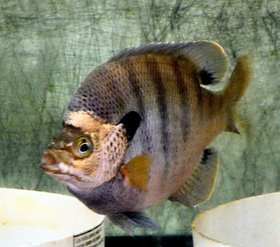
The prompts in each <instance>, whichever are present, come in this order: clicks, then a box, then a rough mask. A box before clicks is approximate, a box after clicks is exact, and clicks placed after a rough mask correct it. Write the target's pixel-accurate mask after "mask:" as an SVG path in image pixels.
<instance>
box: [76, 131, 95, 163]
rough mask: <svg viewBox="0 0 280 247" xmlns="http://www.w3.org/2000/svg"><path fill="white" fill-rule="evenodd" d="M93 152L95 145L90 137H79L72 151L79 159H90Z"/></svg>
mask: <svg viewBox="0 0 280 247" xmlns="http://www.w3.org/2000/svg"><path fill="white" fill-rule="evenodd" d="M92 150H93V144H92V142H91V140H90V138H89V137H87V136H82V137H78V138H77V139H76V140H75V141H74V142H73V144H72V151H73V153H74V155H75V156H77V157H78V158H85V157H88V156H89V155H90V154H91V153H92Z"/></svg>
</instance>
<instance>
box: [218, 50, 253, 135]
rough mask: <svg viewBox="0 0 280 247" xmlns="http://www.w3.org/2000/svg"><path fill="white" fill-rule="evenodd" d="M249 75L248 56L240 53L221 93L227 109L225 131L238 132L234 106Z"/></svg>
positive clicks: (247, 81)
mask: <svg viewBox="0 0 280 247" xmlns="http://www.w3.org/2000/svg"><path fill="white" fill-rule="evenodd" d="M251 77H252V67H251V61H250V58H249V56H248V55H247V54H243V55H240V56H239V57H238V59H237V62H236V65H235V68H234V70H233V72H232V74H231V77H230V79H229V82H228V84H227V86H226V87H225V89H224V90H223V94H222V95H223V98H224V102H225V104H226V106H227V111H228V124H227V129H226V130H227V131H230V132H235V133H239V131H238V130H237V128H236V126H235V119H236V116H235V115H236V110H235V106H236V104H237V102H238V101H239V100H240V99H241V98H242V96H243V95H244V93H245V91H246V89H247V87H248V85H249V83H250V81H251Z"/></svg>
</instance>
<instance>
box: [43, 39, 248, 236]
mask: <svg viewBox="0 0 280 247" xmlns="http://www.w3.org/2000/svg"><path fill="white" fill-rule="evenodd" d="M226 72H227V58H226V55H225V53H224V51H223V48H222V47H221V46H219V45H218V44H216V43H214V42H209V41H198V42H181V43H166V44H162V43H159V44H157V43H152V44H150V45H147V46H141V47H138V48H131V49H125V50H124V51H122V52H121V53H119V54H118V55H116V56H114V57H112V58H111V59H110V60H109V61H107V62H106V63H105V64H103V65H101V66H99V67H97V68H96V69H95V70H94V71H93V72H91V73H90V74H89V75H88V77H87V78H86V79H85V81H84V82H83V83H82V85H81V87H80V88H79V89H78V91H77V93H76V95H74V97H73V98H72V100H71V101H70V104H69V107H68V111H67V113H66V116H65V118H64V123H63V129H62V131H61V133H60V135H59V136H58V137H56V138H54V140H53V142H52V143H51V144H50V146H49V148H48V149H47V150H46V151H45V153H44V156H43V159H42V163H41V165H40V166H41V168H43V169H44V170H45V171H46V172H47V173H48V174H49V175H51V176H53V177H55V178H57V179H58V180H60V181H61V182H63V183H64V184H66V185H67V186H68V188H69V190H70V191H71V192H72V193H73V194H74V195H75V196H77V198H79V199H80V200H81V201H82V202H84V203H85V204H86V205H87V206H88V207H89V208H91V209H92V210H94V211H96V212H98V213H101V214H105V215H108V216H109V217H110V219H111V220H112V221H113V222H114V223H116V224H118V225H120V226H121V227H122V228H124V229H125V230H129V231H130V230H132V229H133V228H134V227H146V228H155V224H154V223H153V222H152V221H150V220H149V219H148V218H147V217H145V216H143V215H142V214H141V213H140V212H141V211H142V210H143V209H145V208H148V207H151V206H153V205H156V204H158V203H160V202H162V201H164V200H165V199H167V198H169V199H170V200H172V201H179V202H181V203H183V204H184V205H186V206H189V207H193V206H196V205H198V204H201V203H203V202H205V201H207V200H208V199H209V197H210V196H211V194H212V192H213V187H214V184H215V180H216V174H217V169H218V156H217V152H216V151H215V150H213V149H207V146H208V145H209V144H210V143H211V141H212V140H213V139H215V137H216V136H217V135H219V134H220V133H221V132H223V131H231V132H238V130H237V128H236V126H235V118H236V117H235V115H236V114H235V111H236V110H235V106H236V103H237V102H238V101H239V100H240V98H241V97H242V95H243V94H244V92H245V90H246V88H247V86H248V84H249V81H250V76H251V69H250V62H249V59H248V56H246V55H243V56H240V57H239V58H238V61H237V63H236V66H235V69H234V71H233V73H232V75H231V77H230V79H229V81H228V83H227V85H226V87H225V89H223V90H222V91H218V92H213V91H210V90H208V89H206V88H204V87H202V86H201V85H211V84H214V83H218V82H220V81H221V80H222V79H223V78H224V75H225V73H226Z"/></svg>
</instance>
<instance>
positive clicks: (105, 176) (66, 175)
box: [39, 118, 127, 189]
mask: <svg viewBox="0 0 280 247" xmlns="http://www.w3.org/2000/svg"><path fill="white" fill-rule="evenodd" d="M86 120H88V121H91V124H89V122H88V121H86V123H87V124H86V125H85V124H84V125H83V124H79V122H78V123H77V122H73V121H68V122H65V123H64V126H63V129H62V130H61V132H60V134H59V135H58V136H56V137H54V138H53V140H52V142H51V143H50V145H49V147H48V148H47V149H46V150H45V151H44V153H43V157H42V162H41V164H40V165H39V167H40V168H42V169H43V170H44V171H45V172H46V173H47V174H48V175H50V176H52V177H54V178H56V179H58V180H59V181H60V182H62V183H63V184H66V185H67V186H69V187H70V188H72V189H87V188H88V189H92V188H95V187H97V186H99V185H101V184H102V183H104V182H106V181H109V180H110V179H112V178H113V177H114V176H116V174H117V172H118V169H119V167H120V165H121V163H122V161H123V158H124V154H125V151H126V149H127V140H126V137H125V130H124V128H123V127H122V125H121V124H119V125H111V124H106V123H105V122H104V121H103V120H101V119H92V118H88V119H86ZM84 123H85V122H84Z"/></svg>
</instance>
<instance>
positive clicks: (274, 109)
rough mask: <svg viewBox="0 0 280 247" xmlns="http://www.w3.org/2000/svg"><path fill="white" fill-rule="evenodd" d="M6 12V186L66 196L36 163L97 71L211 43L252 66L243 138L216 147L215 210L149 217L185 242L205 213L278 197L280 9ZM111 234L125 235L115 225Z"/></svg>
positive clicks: (227, 138) (0, 63) (100, 5)
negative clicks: (121, 57) (185, 45)
mask: <svg viewBox="0 0 280 247" xmlns="http://www.w3.org/2000/svg"><path fill="white" fill-rule="evenodd" d="M206 2H207V3H206ZM0 7H1V8H0V146H1V148H0V187H11V188H20V189H30V190H41V191H50V192H60V193H69V192H68V191H67V189H66V188H65V186H63V185H61V184H60V183H58V182H57V181H55V180H54V179H52V178H50V177H48V176H47V175H46V174H44V173H43V172H42V171H41V170H40V169H39V168H38V164H39V162H40V159H41V155H42V152H43V150H44V149H45V148H46V147H47V145H48V143H49V142H50V140H51V137H52V136H53V135H54V134H56V133H58V131H59V129H60V127H61V123H62V119H63V115H64V112H65V109H66V107H67V105H68V102H69V100H70V97H71V96H72V95H73V94H74V93H75V91H76V90H77V88H78V86H79V84H80V83H81V82H82V81H83V80H84V79H85V77H86V76H87V74H88V73H89V72H90V71H91V70H92V69H93V68H95V67H96V66H97V65H99V64H101V63H103V62H105V61H106V60H107V59H109V58H110V57H111V56H112V55H113V54H116V53H117V52H118V51H120V50H121V49H123V48H126V47H131V46H138V45H139V44H145V43H149V42H152V41H157V42H165V41H183V40H213V41H216V42H218V43H219V44H221V45H222V46H223V47H224V48H225V51H226V53H227V54H228V59H229V62H230V69H232V67H233V66H234V61H235V60H236V58H237V56H238V54H240V53H243V52H246V53H248V54H250V57H251V58H252V61H253V67H254V77H253V80H252V83H251V85H250V87H249V89H248V91H247V92H246V94H245V96H244V97H243V99H242V101H241V102H240V104H239V106H238V112H239V115H240V116H239V122H238V126H239V129H240V132H241V134H240V135H237V134H233V133H224V134H222V135H220V136H219V137H218V138H217V139H216V140H215V141H214V142H213V143H212V144H211V146H213V147H215V148H216V149H217V150H218V152H219V157H220V168H219V174H218V181H217V185H216V188H215V191H214V194H213V196H212V198H211V200H210V201H209V202H207V203H206V204H205V205H203V206H201V207H198V208H195V209H188V208H186V207H184V206H182V205H180V204H179V203H172V202H170V201H166V202H165V203H163V204H161V205H159V206H156V207H154V208H152V209H149V210H147V214H148V215H150V216H151V218H153V219H154V220H155V221H157V222H158V223H159V224H160V225H161V226H162V228H163V232H164V234H188V233H190V230H191V228H190V227H191V222H192V220H193V218H194V216H195V215H197V214H198V212H200V211H203V210H205V209H207V208H212V207H214V206H216V205H219V204H222V203H225V202H228V201H231V200H234V199H239V198H243V197H247V196H253V195H259V194H264V193H268V192H273V191H278V190H279V189H280V138H279V129H280V79H279V78H280V70H279V67H280V52H279V51H280V29H279V26H280V2H279V1H276V0H270V1H269V0H267V1H265V0H247V1H241V0H239V1H227V0H209V1H200V0H199V1H183V0H168V1H165V0H164V1H160V0H159V1H157V0H151V1H144V0H142V1H128V0H118V1H97V0H96V1H74V0H73V1H52V0H49V1H31V0H29V1H28V0H24V1H16V0H9V1H6V0H0ZM223 87H224V84H223V83H221V84H219V85H217V86H215V87H214V88H213V90H217V89H220V88H223ZM106 230H107V234H108V235H122V234H125V233H124V232H123V231H121V230H119V229H118V228H117V227H115V226H113V225H112V224H111V223H109V222H107V229H106ZM138 233H139V234H142V233H143V232H140V231H139V232H138Z"/></svg>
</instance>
